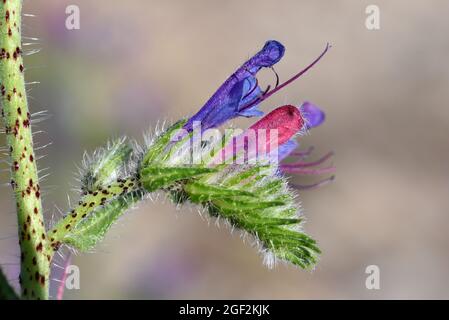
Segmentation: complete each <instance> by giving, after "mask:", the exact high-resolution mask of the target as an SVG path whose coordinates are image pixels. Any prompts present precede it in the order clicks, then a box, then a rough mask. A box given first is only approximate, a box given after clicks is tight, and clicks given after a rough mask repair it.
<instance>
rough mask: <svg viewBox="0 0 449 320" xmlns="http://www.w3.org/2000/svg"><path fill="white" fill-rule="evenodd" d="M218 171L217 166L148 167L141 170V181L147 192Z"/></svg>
mask: <svg viewBox="0 0 449 320" xmlns="http://www.w3.org/2000/svg"><path fill="white" fill-rule="evenodd" d="M213 172H216V169H215V168H203V167H193V166H192V167H147V168H143V169H142V170H141V171H140V182H141V183H142V186H143V187H144V188H145V190H146V191H147V192H153V191H156V190H159V189H163V188H167V187H170V186H172V185H173V184H174V183H176V182H178V181H181V180H186V179H192V178H195V177H198V176H201V175H204V174H207V173H213Z"/></svg>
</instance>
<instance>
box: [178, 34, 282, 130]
mask: <svg viewBox="0 0 449 320" xmlns="http://www.w3.org/2000/svg"><path fill="white" fill-rule="evenodd" d="M284 52H285V48H284V46H283V45H282V44H281V43H279V42H277V41H274V40H271V41H267V42H266V43H265V45H264V47H263V48H262V50H260V51H259V52H258V53H256V54H255V55H254V56H253V57H252V58H250V59H249V60H248V61H246V62H245V63H244V64H243V65H242V66H241V67H240V68H239V69H237V71H236V72H234V74H232V75H231V76H230V77H229V78H228V79H227V80H226V81H225V82H224V83H223V84H222V85H221V86H220V88H218V90H217V91H216V92H215V93H214V94H213V95H212V97H211V98H210V99H209V100H208V101H207V102H206V104H205V105H204V106H203V107H202V108H201V109H200V110H199V111H198V112H197V113H196V114H195V115H194V116H192V117H191V118H190V119H189V121H188V122H187V123H186V125H185V126H184V129H186V130H188V131H191V130H192V125H193V122H194V121H201V126H202V128H203V130H205V129H208V128H212V127H218V126H220V125H221V124H223V123H224V122H226V121H228V120H230V119H232V118H235V117H238V116H245V117H253V116H259V115H261V114H263V113H262V112H261V111H259V110H258V109H257V108H258V104H255V105H253V106H251V107H250V108H246V109H245V110H241V108H242V107H244V106H245V105H248V104H249V103H250V102H253V101H255V100H256V99H257V98H258V97H259V96H260V95H261V94H262V91H261V89H260V88H259V86H258V83H257V79H256V74H257V72H258V71H259V70H260V69H261V68H264V67H271V66H273V65H274V64H275V63H277V62H278V61H279V60H280V59H281V58H282V56H283V55H284Z"/></svg>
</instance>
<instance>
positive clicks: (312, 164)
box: [282, 151, 334, 168]
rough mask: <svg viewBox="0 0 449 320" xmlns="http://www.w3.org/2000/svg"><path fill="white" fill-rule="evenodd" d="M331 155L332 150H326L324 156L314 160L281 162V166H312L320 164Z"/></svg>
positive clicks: (332, 153)
mask: <svg viewBox="0 0 449 320" xmlns="http://www.w3.org/2000/svg"><path fill="white" fill-rule="evenodd" d="M333 155H334V152H333V151H331V152H328V153H327V154H325V155H324V156H322V157H321V158H320V159H318V160H316V161H310V162H293V163H285V164H282V166H283V167H285V168H305V167H314V166H317V165H320V164H322V163H323V162H325V161H326V160H328V159H329V158H331V157H332V156H333Z"/></svg>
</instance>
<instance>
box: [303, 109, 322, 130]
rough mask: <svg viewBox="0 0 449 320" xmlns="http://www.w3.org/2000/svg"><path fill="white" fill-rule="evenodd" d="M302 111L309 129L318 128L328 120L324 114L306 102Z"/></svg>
mask: <svg viewBox="0 0 449 320" xmlns="http://www.w3.org/2000/svg"><path fill="white" fill-rule="evenodd" d="M300 110H301V114H302V115H303V117H304V119H305V123H306V126H307V129H310V128H314V127H318V126H319V125H320V124H322V123H323V121H324V119H326V115H325V114H324V112H323V111H322V110H321V109H320V108H318V107H317V106H316V105H314V104H312V103H310V102H304V103H303V104H302V105H301V107H300Z"/></svg>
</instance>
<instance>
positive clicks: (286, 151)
mask: <svg viewBox="0 0 449 320" xmlns="http://www.w3.org/2000/svg"><path fill="white" fill-rule="evenodd" d="M298 146H299V143H298V142H296V141H295V140H293V139H290V140H288V141H287V142H286V143H284V144H281V145H280V146H279V148H278V160H279V162H281V161H282V160H284V159H285V158H287V157H288V156H289V155H290V154H291V153H292V152H293V151H294V150H295V149H296V148H298Z"/></svg>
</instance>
